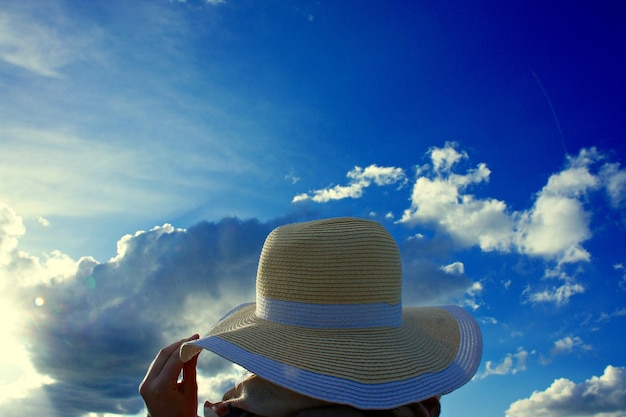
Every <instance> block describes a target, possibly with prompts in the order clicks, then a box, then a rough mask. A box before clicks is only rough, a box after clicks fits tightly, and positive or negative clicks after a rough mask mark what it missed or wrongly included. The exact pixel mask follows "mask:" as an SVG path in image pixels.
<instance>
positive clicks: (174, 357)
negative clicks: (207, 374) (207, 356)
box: [159, 334, 200, 384]
mask: <svg viewBox="0 0 626 417" xmlns="http://www.w3.org/2000/svg"><path fill="white" fill-rule="evenodd" d="M199 337H200V336H198V335H197V334H195V335H193V336H191V337H188V338H186V339H182V340H180V341H178V342H177V343H174V344H173V345H170V346H168V348H170V347H172V346H174V348H173V349H171V350H168V353H169V357H167V358H166V359H165V363H164V364H163V367H162V369H161V372H160V373H159V376H160V377H162V378H165V380H166V381H169V382H170V383H172V384H176V383H177V382H178V376H179V375H180V371H181V370H182V369H183V361H181V360H180V355H179V354H178V351H179V349H180V345H182V344H183V343H185V342H188V341H190V340H195V339H197V338H199ZM194 369H195V365H194Z"/></svg>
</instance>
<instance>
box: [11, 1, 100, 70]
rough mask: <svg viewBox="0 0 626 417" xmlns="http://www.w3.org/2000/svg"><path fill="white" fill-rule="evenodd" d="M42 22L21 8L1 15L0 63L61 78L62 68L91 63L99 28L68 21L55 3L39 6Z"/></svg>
mask: <svg viewBox="0 0 626 417" xmlns="http://www.w3.org/2000/svg"><path fill="white" fill-rule="evenodd" d="M39 6H40V7H41V10H40V16H41V18H40V19H35V18H33V17H32V16H30V15H27V14H23V13H20V10H19V8H15V9H11V8H6V9H4V10H3V11H0V60H1V61H4V62H5V63H8V64H11V65H15V66H17V67H20V68H22V69H24V70H26V71H29V72H31V73H33V74H36V75H39V76H43V77H52V78H59V77H61V76H62V74H63V73H62V71H63V68H64V67H66V66H67V65H70V64H71V63H73V62H76V61H79V60H85V59H88V58H89V56H90V52H91V50H92V48H91V46H92V45H93V44H94V43H95V42H98V41H99V39H100V36H101V34H100V31H99V29H98V28H97V27H95V26H91V27H86V26H82V23H83V22H81V23H80V24H77V22H75V21H72V20H71V19H68V18H67V17H66V16H64V15H63V14H62V13H59V10H58V9H57V8H56V7H55V5H54V3H50V2H47V3H42V4H40V5H39Z"/></svg>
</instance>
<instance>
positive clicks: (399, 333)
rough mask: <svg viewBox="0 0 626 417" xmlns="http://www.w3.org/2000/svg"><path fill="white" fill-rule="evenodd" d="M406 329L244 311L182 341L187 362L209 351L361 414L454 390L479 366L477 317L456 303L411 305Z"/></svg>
mask: <svg viewBox="0 0 626 417" xmlns="http://www.w3.org/2000/svg"><path fill="white" fill-rule="evenodd" d="M402 318H403V321H402V325H400V326H399V327H373V328H367V329H311V328H307V327H300V326H286V325H282V324H276V323H273V322H271V321H267V320H263V319H260V318H258V317H256V316H255V304H245V305H242V306H239V307H238V308H236V309H235V310H233V311H232V312H230V313H229V314H228V315H227V316H226V317H225V318H224V319H222V320H221V321H220V322H219V323H218V324H217V325H216V326H215V327H214V328H213V330H212V331H211V332H210V333H209V334H208V335H207V336H206V337H204V338H202V339H199V340H194V341H190V342H187V343H185V344H183V346H182V347H181V350H180V356H181V359H182V360H183V361H187V360H189V359H191V358H192V357H193V356H195V355H196V354H197V353H198V352H199V351H201V350H202V349H207V350H210V351H212V352H214V353H216V354H217V355H219V356H222V357H224V358H225V359H227V360H229V361H231V362H234V363H237V364H239V365H241V366H242V367H244V368H246V369H248V370H249V371H250V372H253V373H255V374H257V375H258V376H260V377H261V378H264V379H267V380H269V381H271V382H273V383H275V384H277V385H280V386H283V387H285V388H288V389H290V390H293V391H296V392H298V393H300V394H303V395H307V396H310V397H314V398H318V399H321V400H325V401H329V402H333V403H338V404H348V405H351V406H354V407H357V408H361V409H390V408H395V407H398V406H400V405H404V404H408V403H413V402H417V401H421V400H424V399H427V398H430V397H433V396H436V395H442V394H446V393H449V392H451V391H453V390H455V389H457V388H459V387H460V386H462V385H464V384H465V383H466V382H468V381H469V380H470V379H471V378H472V376H473V375H474V373H475V372H476V369H477V368H478V365H479V363H480V358H481V352H482V337H481V332H480V329H479V326H478V323H477V322H476V320H475V319H474V318H473V317H472V316H471V315H470V314H469V313H468V312H467V311H465V310H464V309H462V308H460V307H457V306H443V307H414V308H405V309H403V313H402Z"/></svg>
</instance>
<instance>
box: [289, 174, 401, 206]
mask: <svg viewBox="0 0 626 417" xmlns="http://www.w3.org/2000/svg"><path fill="white" fill-rule="evenodd" d="M347 177H348V178H349V179H350V181H349V183H348V185H335V186H334V187H329V188H322V189H319V190H315V191H313V192H311V193H302V194H298V195H296V196H295V197H294V198H293V200H292V202H293V203H297V202H300V201H306V200H313V201H315V202H316V203H327V202H329V201H331V200H342V199H344V198H359V197H361V196H362V195H363V190H364V189H365V188H367V187H369V186H370V185H371V184H372V183H374V184H376V185H378V186H384V185H392V184H396V183H400V186H403V185H404V184H405V183H406V175H405V173H404V170H403V169H402V168H394V167H379V166H377V165H374V164H372V165H370V166H368V167H366V168H365V169H363V168H361V167H358V166H356V167H354V169H353V170H351V171H350V172H348V174H347Z"/></svg>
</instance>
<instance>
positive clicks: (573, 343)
mask: <svg viewBox="0 0 626 417" xmlns="http://www.w3.org/2000/svg"><path fill="white" fill-rule="evenodd" d="M575 349H581V350H591V349H593V347H592V346H591V345H589V344H586V343H585V342H584V341H583V340H582V339H581V338H580V337H578V336H574V337H572V336H566V337H564V338H562V339H559V340H557V341H556V342H554V348H552V351H551V352H550V353H551V354H552V355H559V354H565V353H571V352H572V351H574V350H575Z"/></svg>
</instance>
